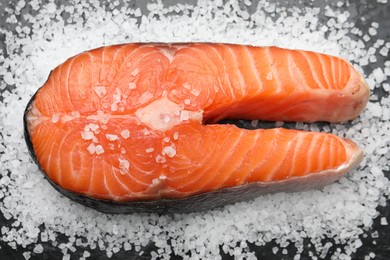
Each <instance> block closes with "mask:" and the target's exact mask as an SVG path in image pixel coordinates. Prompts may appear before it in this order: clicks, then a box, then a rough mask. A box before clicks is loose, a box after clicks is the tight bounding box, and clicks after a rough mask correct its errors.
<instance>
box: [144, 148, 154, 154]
mask: <svg viewBox="0 0 390 260" xmlns="http://www.w3.org/2000/svg"><path fill="white" fill-rule="evenodd" d="M145 151H146V152H147V153H151V152H153V151H154V148H153V147H150V148H146V149H145Z"/></svg>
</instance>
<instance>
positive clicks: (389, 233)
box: [0, 0, 390, 260]
mask: <svg viewBox="0 0 390 260" xmlns="http://www.w3.org/2000/svg"><path fill="white" fill-rule="evenodd" d="M13 2H17V1H13ZM44 2H48V1H47V0H44ZM55 2H60V1H57V0H56V1H55ZM102 2H103V1H102ZM146 2H147V1H142V0H135V1H132V2H131V4H130V5H131V6H132V7H139V8H140V9H141V10H142V12H147V9H146ZM184 2H185V3H188V4H192V5H195V4H196V3H197V1H196V0H168V1H164V4H165V5H173V4H176V3H184ZM253 2H254V3H253V4H252V5H251V6H250V7H248V8H249V9H248V11H249V12H253V11H254V10H255V8H256V6H257V4H256V1H253ZM337 2H338V0H329V1H322V0H318V1H310V0H303V1H299V2H298V1H293V0H288V1H280V3H279V4H280V5H283V6H299V7H301V6H310V7H320V8H322V9H321V10H323V8H324V7H325V6H326V5H331V6H333V7H335V8H337V7H336V4H337ZM343 2H344V1H343ZM348 2H349V4H348V5H346V6H345V5H344V6H343V7H341V9H343V10H348V12H349V13H350V14H351V16H350V17H349V18H348V19H349V21H351V22H354V23H355V26H356V27H358V28H359V29H361V30H362V31H363V32H366V31H367V30H368V27H369V26H370V25H371V23H372V22H378V23H379V24H380V27H379V30H378V34H377V35H376V36H374V37H372V39H371V40H370V41H372V42H375V41H376V40H377V39H384V40H385V41H390V2H389V3H387V4H381V3H377V1H376V0H356V1H348ZM13 5H14V4H13V3H9V2H8V1H3V0H2V1H0V27H2V28H5V29H7V30H12V29H13V27H12V26H11V25H7V24H6V23H5V20H4V19H5V18H4V17H5V16H4V14H5V8H6V7H9V8H12V6H13ZM23 12H31V10H30V9H29V8H28V6H27V7H26V8H25V9H23ZM32 14H33V12H32ZM362 17H364V19H362ZM18 18H21V17H18ZM318 18H319V20H320V21H322V22H323V21H326V17H325V16H324V15H323V13H322V12H321V13H320V14H319V17H318ZM351 37H356V36H351ZM4 39H5V36H4V35H2V34H0V47H1V48H2V49H3V50H5V43H4ZM383 64H384V58H383V57H378V61H377V63H375V64H370V65H369V66H367V68H366V70H367V71H366V73H370V72H371V71H372V69H374V68H376V67H383ZM0 80H2V79H0ZM378 94H379V95H384V92H381V91H378ZM0 102H1V99H0ZM237 124H238V125H239V124H240V123H237ZM242 124H245V122H244V123H242ZM386 174H387V177H389V178H390V173H389V172H387V173H386ZM378 210H379V211H380V216H379V217H378V218H377V219H375V221H374V225H373V227H372V231H369V232H367V233H366V234H367V238H364V237H362V241H363V245H362V246H361V247H360V248H359V249H358V251H357V253H355V254H353V255H352V256H351V257H352V259H364V256H366V255H368V254H369V253H370V252H374V253H375V256H376V257H375V259H383V260H388V259H390V225H387V226H381V224H380V219H381V218H382V217H386V218H387V220H388V222H390V201H388V203H387V205H386V207H380V208H379V209H378ZM8 224H9V222H7V220H6V219H5V218H4V216H3V215H2V214H1V212H0V227H1V226H4V225H5V226H6V225H8ZM374 231H377V232H378V234H379V238H377V239H372V238H371V233H372V232H374ZM58 239H59V242H61V236H59V237H58ZM374 240H375V242H374ZM330 241H331V240H330ZM306 242H307V243H306V248H305V250H304V252H303V253H302V254H301V259H310V257H309V251H310V245H309V244H310V243H309V242H308V241H306ZM42 245H43V246H44V249H45V250H44V253H43V254H39V255H34V254H33V255H32V257H31V259H33V260H38V259H39V260H46V259H47V260H56V259H62V253H61V250H60V249H58V248H55V247H53V246H51V245H50V244H49V243H42ZM0 246H1V249H0V260H11V259H12V260H13V259H15V260H19V259H24V257H23V256H22V253H23V252H25V251H26V249H23V248H21V247H19V248H18V249H17V250H13V249H11V248H10V247H9V246H8V245H7V244H6V243H4V242H2V241H0ZM274 246H276V244H275V243H274V242H271V243H268V244H267V245H266V246H262V247H258V246H254V245H250V248H251V250H253V251H255V252H256V256H257V257H258V258H259V259H267V260H273V259H292V258H293V256H294V255H295V252H296V251H295V250H294V248H293V246H292V245H290V246H289V247H287V249H288V254H287V255H283V254H282V252H281V250H279V252H278V253H276V254H273V253H272V248H273V247H274ZM336 248H337V246H333V247H331V248H330V251H329V253H330V255H331V252H333V251H334V250H336ZM32 249H33V246H28V248H27V250H28V251H32ZM154 249H155V246H154V245H153V244H149V245H147V246H146V247H144V248H143V249H142V250H143V251H144V254H143V255H142V256H139V255H138V252H135V251H127V252H119V253H118V254H115V255H114V256H113V257H112V258H111V259H150V257H151V255H150V252H151V251H152V250H154ZM88 251H89V252H90V253H91V257H90V258H88V259H107V256H106V254H105V252H101V251H99V250H97V249H95V250H90V249H88ZM83 252H84V250H80V251H76V252H75V253H73V254H72V258H71V259H79V258H80V257H82V254H83ZM222 257H223V259H232V257H230V256H228V255H222ZM172 259H180V257H177V256H175V255H172ZM326 259H330V257H328V258H326Z"/></svg>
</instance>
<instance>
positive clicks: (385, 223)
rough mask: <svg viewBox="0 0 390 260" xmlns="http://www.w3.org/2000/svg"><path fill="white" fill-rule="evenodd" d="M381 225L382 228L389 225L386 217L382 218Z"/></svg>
mask: <svg viewBox="0 0 390 260" xmlns="http://www.w3.org/2000/svg"><path fill="white" fill-rule="evenodd" d="M381 225H382V226H387V225H388V223H387V219H386V217H382V218H381Z"/></svg>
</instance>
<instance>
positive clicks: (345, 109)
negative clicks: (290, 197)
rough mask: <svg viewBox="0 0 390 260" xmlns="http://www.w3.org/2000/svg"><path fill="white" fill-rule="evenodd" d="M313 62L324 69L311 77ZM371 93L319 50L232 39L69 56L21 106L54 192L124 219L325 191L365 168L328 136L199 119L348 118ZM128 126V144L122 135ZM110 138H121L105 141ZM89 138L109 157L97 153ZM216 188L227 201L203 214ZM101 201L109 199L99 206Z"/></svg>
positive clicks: (355, 152) (347, 144)
mask: <svg viewBox="0 0 390 260" xmlns="http://www.w3.org/2000/svg"><path fill="white" fill-rule="evenodd" d="M313 60H314V61H315V62H314V61H313ZM260 61H263V63H261V62H260ZM92 64H99V65H96V66H92ZM294 64H295V65H296V64H300V65H301V67H300V68H297V67H294ZM318 64H321V67H320V68H322V70H323V71H322V72H321V71H315V72H314V73H311V74H310V75H309V72H310V70H311V69H313V68H317V69H318V68H319V67H318ZM286 66H287V67H286ZM291 67H293V68H291ZM336 69H338V72H339V73H336ZM332 71H333V73H332ZM270 73H271V74H270ZM293 75H298V76H297V77H293ZM303 75H305V77H304V76H303ZM95 76H96V77H95ZM309 79H310V80H311V83H312V84H309V83H307V81H308V80H309ZM130 82H136V84H135V86H134V84H133V85H131V84H130V85H129V83H130ZM299 84H301V86H299ZM96 86H98V87H99V90H100V92H99V93H95V92H94V90H93V88H94V87H96ZM101 86H105V87H104V88H103V90H104V91H103V92H102V91H101V89H102V88H101ZM129 86H130V87H129ZM134 87H135V88H134ZM56 93H60V95H56ZM94 93H95V94H94ZM102 93H104V94H102ZM145 93H146V94H145ZM368 95H369V91H368V87H367V85H366V83H365V82H364V79H363V78H362V76H361V75H360V74H359V73H358V72H357V71H356V70H355V69H354V68H353V67H352V66H351V65H350V64H349V63H347V62H346V61H344V60H342V59H339V58H336V57H332V56H327V55H324V54H317V53H313V52H305V51H299V50H295V51H293V50H286V49H280V48H276V47H251V46H241V45H227V44H156V45H153V44H127V45H117V46H109V47H103V48H99V49H95V50H91V51H88V52H84V53H82V54H79V55H77V56H75V57H73V58H70V59H68V60H67V61H66V62H65V63H64V64H62V65H60V66H59V67H57V68H56V69H55V70H54V71H53V72H52V73H51V74H50V76H49V78H48V81H47V82H46V83H45V85H44V86H43V87H42V88H40V89H39V90H38V91H37V93H36V94H35V95H34V96H33V97H32V99H31V101H30V102H29V104H28V105H27V107H26V111H25V115H24V123H25V138H26V142H27V144H28V147H29V151H30V154H32V156H33V158H34V160H35V161H36V162H37V164H38V165H39V167H40V169H41V170H42V172H44V174H45V176H46V177H47V178H48V180H49V181H50V183H51V184H52V185H53V186H55V187H56V189H57V190H59V191H60V192H62V193H63V194H65V195H67V196H69V197H71V198H73V199H75V200H77V201H83V200H84V202H85V201H90V202H85V203H87V204H88V205H95V208H97V209H98V210H101V211H105V212H108V213H115V212H116V210H115V206H113V207H112V209H107V210H104V209H106V208H111V207H110V206H109V204H110V202H111V203H113V204H112V205H117V204H119V205H122V204H123V205H124V207H123V209H122V210H119V209H118V210H119V212H133V211H132V210H131V208H132V206H131V205H138V206H137V207H138V208H137V207H133V209H140V208H141V209H142V208H148V205H157V206H156V207H157V208H159V209H161V211H163V210H164V208H165V209H166V210H168V209H170V210H172V209H171V206H169V205H178V204H180V205H182V203H179V201H183V200H187V199H189V200H191V198H192V197H193V198H194V201H193V202H194V203H195V204H196V205H198V206H194V207H191V209H192V210H196V208H198V209H199V210H203V209H208V208H212V207H213V206H221V205H223V204H224V203H233V202H236V201H240V200H241V199H240V198H236V199H229V196H231V195H220V194H236V193H237V194H240V193H243V194H244V193H245V194H246V195H243V196H242V200H246V199H248V198H254V197H256V196H258V195H260V194H264V193H272V192H279V191H297V190H305V189H308V188H317V187H322V186H323V185H326V184H329V183H331V182H334V181H335V180H337V179H339V178H341V177H342V176H343V175H344V174H346V173H347V172H348V171H349V170H350V169H352V168H353V167H355V166H356V165H358V163H359V162H360V161H361V160H362V157H363V153H362V151H361V150H360V149H359V148H358V146H357V145H356V144H354V143H353V142H352V141H350V140H347V139H343V138H340V137H337V136H334V135H331V134H326V133H308V132H304V131H297V130H287V129H269V130H263V129H259V130H245V129H240V128H237V127H235V126H232V125H213V124H207V125H203V124H202V123H214V122H217V121H219V120H221V119H224V118H233V119H234V118H241V119H261V120H277V121H281V120H284V121H306V122H314V121H329V122H339V121H345V120H350V119H353V118H355V117H356V116H358V114H359V113H360V112H361V111H362V109H364V107H365V105H366V103H367V101H368ZM185 100H189V101H185ZM107 104H108V105H107ZM272 104H275V105H272ZM167 107H169V111H168V110H166V108H167ZM278 107H279V108H281V109H279V110H278V109H277V108H278ZM329 107H331V109H329ZM114 108H115V109H114ZM148 108H150V110H148ZM140 111H143V112H142V113H141V112H140ZM166 111H168V112H169V113H168V112H167V113H168V114H164V112H166ZM310 111H311V112H310ZM55 115H59V119H58V122H54V121H56V120H54V121H53V120H52V118H54V116H55ZM158 120H160V121H158ZM156 121H157V122H156ZM91 123H92V124H96V125H99V126H100V128H99V129H98V130H96V131H95V132H94V133H93V136H94V137H95V138H96V139H98V142H95V143H94V141H93V140H92V141H91V140H84V139H82V137H81V134H80V133H81V132H82V131H83V129H84V128H85V127H86V126H87V125H88V124H91ZM103 127H105V128H106V129H103ZM124 129H126V130H127V131H129V133H130V134H129V136H128V137H127V138H123V137H122V136H120V132H121V130H124ZM89 131H90V133H91V132H92V130H89ZM113 133H115V134H116V135H114V136H119V137H118V140H117V142H116V143H115V141H112V140H107V137H106V138H105V136H106V135H107V134H108V136H113ZM177 135H178V136H179V137H178V138H175V136H176V137H177ZM91 143H92V144H93V146H94V147H96V146H101V148H102V150H104V151H103V152H102V154H97V153H98V152H99V151H100V150H99V151H98V150H95V151H94V153H93V154H90V153H89V152H88V147H89V145H91ZM151 147H152V148H153V151H151V150H150V148H151ZM194 151H196V152H194ZM221 151H223V153H221ZM62 153H66V154H67V156H61V154H62ZM280 155H284V159H282V160H280V158H279V156H280ZM308 156H311V157H308ZM307 158H310V160H307ZM318 158H322V159H323V160H319V159H318ZM121 162H122V163H121ZM127 165H129V169H126V166H127ZM124 167H125V168H124ZM271 173H272V175H270V174H271ZM308 180H310V181H308ZM240 189H242V191H240ZM244 190H245V191H247V190H250V192H243V191H244ZM214 193H215V194H219V195H218V196H222V197H224V199H223V200H222V201H223V202H224V203H222V204H218V203H217V202H215V201H214V202H212V203H210V205H209V207H208V206H207V201H208V200H209V199H205V198H209V197H210V195H207V194H214ZM72 194H73V195H72ZM72 196H73V197H72ZM222 197H221V198H222ZM91 201H92V202H91ZM99 201H106V202H107V203H108V204H107V203H106V204H107V205H106V204H104V205H105V206H102V207H103V208H99V205H98V204H99V203H97V202H99ZM156 201H161V202H160V204H161V205H160V204H159V203H155V204H153V203H154V202H156ZM196 201H198V202H196ZM134 203H135V204H134ZM137 203H138V204H137ZM140 205H141V206H140ZM158 205H160V206H158ZM180 207H184V206H180ZM184 208H185V207H184ZM146 211H148V210H146ZM152 211H153V210H152ZM184 211H186V210H184ZM187 211H188V210H187ZM190 211H191V210H190ZM119 212H118V213H119Z"/></svg>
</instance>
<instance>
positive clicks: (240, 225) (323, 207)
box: [0, 0, 390, 259]
mask: <svg viewBox="0 0 390 260" xmlns="http://www.w3.org/2000/svg"><path fill="white" fill-rule="evenodd" d="M140 2H141V1H140ZM377 2H378V3H387V1H386V0H377ZM17 3H18V4H17V5H16V6H17V7H15V10H12V8H11V9H10V10H9V11H7V12H6V15H7V16H8V17H7V18H6V21H7V22H8V23H10V24H14V25H15V28H18V29H15V31H7V30H6V29H5V28H7V27H4V28H1V29H0V32H1V33H2V35H4V37H5V44H6V45H7V56H5V55H4V53H5V52H2V53H1V54H0V63H1V69H0V75H1V76H2V77H3V79H4V82H2V83H0V90H1V91H2V92H1V100H2V101H1V102H0V106H1V107H0V116H1V119H2V124H0V132H1V133H2V134H1V135H0V160H1V165H2V172H1V179H0V189H1V193H0V194H2V195H1V196H0V197H4V199H2V200H1V201H0V208H1V211H2V212H3V215H4V217H5V218H6V219H7V220H9V221H14V222H13V223H15V224H14V225H15V226H12V225H11V226H10V227H9V228H7V229H5V228H4V229H3V228H2V229H1V238H2V239H3V241H5V242H6V243H8V244H9V245H11V246H15V244H17V245H23V248H32V249H31V252H26V253H25V254H24V257H25V258H26V259H28V258H29V257H30V256H31V253H36V254H39V253H45V252H44V250H45V249H46V246H45V247H42V245H41V244H37V239H38V237H41V238H42V237H43V238H44V240H46V239H47V240H48V242H47V243H48V244H49V245H51V246H52V247H57V248H58V249H59V250H61V251H62V252H63V255H64V257H63V259H71V255H70V254H73V253H72V251H75V250H76V249H77V248H78V249H80V250H85V249H86V248H89V247H91V249H92V248H97V249H100V250H102V251H105V252H106V255H107V257H110V256H113V255H114V254H116V253H118V252H119V251H128V250H135V251H137V252H140V251H141V250H143V248H144V247H145V246H147V245H149V244H150V243H153V244H154V245H155V246H156V248H155V250H154V251H153V252H151V256H153V258H155V259H169V258H170V256H171V255H172V254H174V255H178V256H183V257H188V256H189V255H191V256H192V257H193V258H198V259H218V258H220V249H219V248H220V246H221V248H222V250H223V252H225V253H226V254H230V255H231V256H234V257H236V258H240V257H241V258H248V259H251V258H252V259H253V252H251V248H249V246H248V243H241V242H242V241H247V242H249V243H251V244H253V245H254V246H256V245H264V244H267V243H269V242H270V241H272V240H273V241H274V242H275V243H276V244H277V246H275V247H273V249H272V252H274V253H275V254H276V253H279V254H280V252H282V253H285V252H286V251H284V250H285V249H280V248H283V246H285V245H286V241H289V243H290V244H292V245H293V246H295V247H296V250H297V252H300V253H302V251H303V250H306V252H307V249H306V248H304V246H303V244H304V243H303V240H304V239H305V238H307V239H309V240H310V241H311V242H312V244H313V246H312V247H311V249H310V253H309V254H308V255H311V256H312V258H316V257H319V256H321V255H325V256H326V258H331V259H348V258H350V256H351V254H352V253H353V252H354V251H356V249H357V248H358V247H360V246H361V240H360V238H359V237H360V236H361V234H362V233H363V232H364V231H366V230H368V229H369V228H370V226H371V225H372V223H373V218H375V217H377V211H376V207H377V205H378V201H383V199H385V198H388V196H389V193H390V191H389V187H390V185H389V181H388V179H387V178H386V177H385V175H384V171H383V169H385V168H387V170H388V167H389V163H388V162H389V161H390V153H389V147H388V144H389V143H390V131H389V129H390V125H389V120H388V119H386V118H385V116H386V113H387V114H388V113H389V111H390V110H389V108H390V100H389V98H388V96H386V97H382V98H381V99H380V102H381V103H380V106H378V105H377V102H379V99H378V101H374V100H371V101H370V103H369V105H368V108H367V109H366V110H365V112H364V113H363V114H362V115H361V116H360V117H359V118H357V119H356V120H354V121H352V122H351V126H350V127H348V128H347V127H336V126H334V125H330V126H326V127H327V132H332V133H335V134H338V135H340V136H343V137H347V138H351V139H353V140H354V141H356V142H357V143H358V144H359V145H360V146H361V147H362V148H363V150H364V151H365V154H366V155H365V159H364V161H363V163H362V165H361V166H360V167H359V168H358V169H357V170H353V171H351V173H350V174H349V175H348V176H347V177H346V178H343V179H342V180H341V181H340V182H337V183H335V184H333V185H329V186H327V187H325V188H323V189H320V190H313V191H306V192H297V193H292V194H288V195H286V194H284V193H279V194H274V195H267V196H263V197H260V198H257V199H255V200H252V201H248V202H243V203H238V204H234V205H228V206H226V207H224V208H222V209H215V210H211V211H209V212H203V213H192V214H175V215H166V216H165V215H162V216H159V215H156V214H132V215H106V214H103V213H99V212H95V211H94V210H91V209H88V208H85V207H80V205H78V204H76V203H74V202H71V201H70V200H68V199H66V198H64V197H63V196H61V195H60V194H59V193H57V192H56V191H55V190H53V189H52V188H51V186H50V185H49V184H48V183H47V181H45V179H44V178H43V177H42V175H41V174H39V172H38V168H37V167H36V166H35V165H34V164H33V162H32V161H31V159H30V158H29V155H28V153H27V150H26V149H25V145H24V141H23V138H22V131H23V127H22V126H21V123H20V122H19V120H15V119H17V118H22V115H23V111H24V108H25V105H26V104H27V102H28V100H29V99H30V97H31V96H32V95H33V93H34V92H35V91H36V90H37V88H38V87H39V86H41V85H43V84H44V82H45V81H46V78H47V76H48V73H49V71H50V70H52V69H53V68H55V67H56V66H57V65H58V64H60V63H62V62H63V61H65V60H66V59H67V58H69V57H71V56H73V55H76V54H78V53H81V52H83V51H85V50H87V49H92V48H97V47H100V46H103V45H110V44H120V43H126V42H184V41H203V42H228V43H238V44H250V45H277V46H280V47H287V48H299V49H308V50H312V51H319V52H323V53H327V54H332V55H338V56H342V57H344V58H346V59H349V60H351V62H352V63H353V64H354V65H356V67H357V68H359V65H360V66H364V67H363V69H364V71H365V72H366V75H365V76H366V78H367V79H368V82H369V84H370V88H371V89H372V91H374V92H375V91H377V90H381V89H383V90H385V91H387V92H388V91H389V88H390V87H389V85H388V82H387V80H388V79H386V77H385V76H384V75H387V76H389V75H390V61H388V57H387V53H388V49H389V48H390V43H389V42H383V44H379V43H378V45H377V47H374V46H371V45H370V44H371V42H372V41H375V39H376V38H377V37H378V34H379V33H378V32H379V31H380V29H381V27H382V25H381V24H374V23H371V27H370V29H369V31H361V30H354V29H356V28H355V27H353V26H354V24H355V23H354V21H351V20H350V15H349V13H348V12H342V11H340V10H338V9H342V8H344V6H345V5H342V4H338V5H339V6H338V8H334V9H332V7H331V5H329V6H328V5H327V7H326V8H322V7H320V8H317V7H305V8H304V9H299V8H298V7H293V8H284V7H283V8H281V7H279V6H278V5H277V4H275V3H273V2H267V1H264V0H260V1H258V3H257V8H256V10H254V12H253V13H250V14H248V12H247V11H245V10H243V9H242V8H243V7H242V6H241V5H240V4H239V3H238V2H234V1H231V2H229V4H224V1H219V2H218V1H215V2H214V1H205V0H199V1H198V2H197V4H196V5H191V4H185V5H180V4H177V5H176V4H172V5H170V6H164V5H163V4H162V2H160V1H157V3H156V4H154V5H149V6H148V8H146V7H145V8H139V7H138V6H137V9H135V10H134V9H131V8H130V7H127V6H134V5H133V3H132V2H129V1H127V0H125V1H124V4H123V5H122V4H118V5H117V4H114V2H113V3H112V4H111V3H110V4H109V5H103V4H101V3H100V2H99V1H97V0H90V1H85V2H81V1H80V0H73V1H71V4H69V5H68V6H66V7H64V6H58V5H56V4H55V3H54V2H53V3H41V2H40V1H37V0H33V1H28V2H24V1H18V2H17ZM115 3H116V1H115ZM121 3H122V2H121ZM24 5H28V6H29V8H30V7H31V9H32V10H34V11H36V15H28V14H26V15H24V16H23V19H25V20H26V21H27V24H23V23H22V22H21V21H18V19H19V17H21V15H19V12H20V11H17V10H19V9H21V8H23V6H24ZM244 5H245V6H252V5H253V3H252V2H251V1H247V0H246V1H244ZM313 5H315V3H313ZM141 10H150V11H147V12H145V11H141ZM275 13H277V16H274V15H275ZM323 13H325V14H326V16H328V17H330V18H331V19H328V21H327V22H326V24H322V23H321V20H320V19H319V18H318V17H319V16H321V14H323ZM62 15H64V16H62ZM132 15H133V16H132ZM65 16H67V18H66V19H65V18H64V17H65ZM102 17H104V19H102ZM52 18H53V19H52ZM30 26H31V27H30ZM317 28H319V30H317ZM162 31H163V32H164V33H161V32H162ZM352 31H354V32H355V33H356V35H357V36H359V37H360V38H362V39H363V40H360V39H357V40H356V39H355V38H351V37H350V32H352ZM26 34H29V35H28V36H26ZM264 35H266V37H264ZM370 47H372V48H370ZM59 50H61V51H59ZM377 57H378V58H377ZM379 57H380V59H379ZM382 59H385V60H386V62H387V63H386V62H385V64H388V65H386V66H385V67H383V66H379V65H378V66H377V65H376V64H375V63H376V62H378V61H380V60H382ZM125 65H126V64H125ZM130 65H131V64H130ZM372 65H375V66H376V67H374V69H375V68H377V67H378V68H381V71H379V70H375V72H374V73H371V72H370V70H366V68H365V66H372ZM127 66H129V65H127ZM129 68H130V66H129ZM131 68H133V67H131ZM11 72H12V73H11ZM129 74H130V75H131V76H133V77H136V76H139V71H137V69H132V70H131V71H129ZM383 74H384V75H383ZM270 77H272V74H271V75H270ZM270 77H268V78H270ZM380 82H382V83H380ZM6 84H7V85H12V86H13V87H12V88H9V89H7V90H6V91H5V90H4V89H5V88H6ZM382 86H383V88H382ZM133 87H134V89H136V87H137V86H135V85H131V84H129V88H130V89H132V88H133ZM187 87H188V88H189V89H188V90H191V89H192V86H187ZM92 91H95V90H92ZM137 91H138V89H137ZM98 92H99V93H100V94H103V93H102V92H100V90H99V91H98ZM134 92H136V91H134ZM92 93H93V92H92ZM95 93H96V91H95ZM96 94H97V95H98V96H99V94H98V93H96ZM176 94H177V95H179V94H180V93H176ZM120 98H121V96H120V95H118V94H116V96H115V97H114V100H113V101H114V104H110V103H109V104H108V109H110V108H112V111H116V110H118V109H119V107H118V104H119V100H120ZM115 102H118V103H115ZM111 105H112V106H113V107H110V106H111ZM72 118H73V117H72V116H70V115H67V117H65V118H64V120H62V119H61V121H62V122H66V121H67V119H69V120H71V119H72ZM52 119H53V118H52ZM90 120H98V121H100V123H102V124H106V123H107V122H108V120H109V117H108V116H107V114H104V113H103V111H99V112H98V114H97V115H95V116H93V117H91V118H90ZM54 121H55V120H54ZM278 124H279V125H280V126H282V124H283V123H281V122H279V123H277V124H275V126H277V125H278ZM260 125H261V124H260ZM296 127H298V128H301V129H309V128H310V127H309V125H307V124H297V125H296ZM324 129H325V128H324ZM95 130H96V129H95ZM95 130H93V128H91V126H88V129H87V130H86V131H85V132H88V131H92V132H95ZM145 133H146V134H148V132H147V131H145ZM175 134H176V133H175ZM175 134H174V136H173V139H174V140H177V139H178V138H179V137H178V136H177V138H175ZM121 136H122V134H121ZM122 137H123V136H122ZM93 141H94V142H95V144H94V143H91V144H90V145H89V146H88V148H87V149H88V151H89V152H90V153H91V154H95V153H98V152H99V153H100V152H102V150H103V147H101V145H99V144H98V140H97V139H96V138H95V137H94V138H93ZM100 147H101V148H100ZM121 151H122V153H123V154H124V153H125V152H126V151H125V150H124V148H123V147H122V148H121ZM129 152H130V150H129ZM15 159H17V161H19V164H18V165H17V164H16V163H15V162H13V161H14V160H15ZM154 159H156V160H158V161H159V162H160V163H163V162H165V158H164V157H163V156H161V155H157V157H156V158H154ZM124 166H126V165H124ZM16 221H18V224H17V223H16ZM386 221H387V220H386ZM381 222H382V223H385V222H384V220H382V219H381ZM114 226H117V227H120V228H116V229H114V228H113V227H114ZM37 227H42V231H41V230H40V229H38V228H37ZM42 232H45V234H46V235H43V236H42V234H43V233H42ZM40 233H41V235H40ZM59 236H61V237H65V240H66V241H65V242H64V243H62V242H61V243H59V242H58V241H57V237H59ZM323 237H330V238H332V239H333V240H334V241H335V242H336V244H337V247H338V249H337V250H329V244H328V245H326V244H325V245H324V244H323V242H322V240H321V238H323ZM372 237H373V238H378V237H379V234H378V232H376V231H375V232H373V233H372ZM76 238H77V239H76ZM79 238H82V240H78V239H79ZM378 239H379V238H378ZM78 241H79V242H78ZM27 245H31V246H29V247H26V246H27ZM89 251H91V250H89ZM81 252H83V251H81ZM139 254H141V253H139ZM330 254H331V255H330ZM369 256H370V257H374V256H375V254H373V253H370V254H369ZM83 257H88V254H85V253H84V254H83ZM91 258H92V257H91ZM294 259H299V254H297V255H296V256H294Z"/></svg>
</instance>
